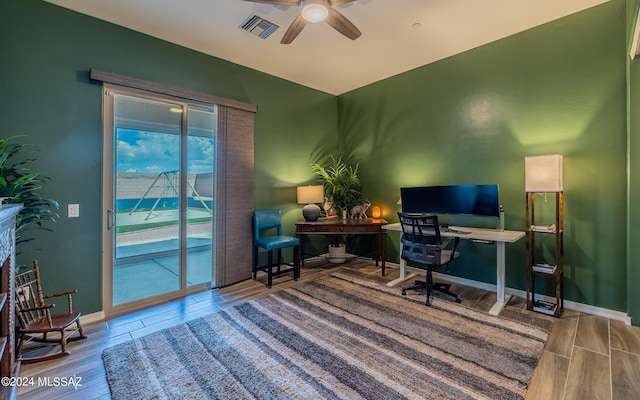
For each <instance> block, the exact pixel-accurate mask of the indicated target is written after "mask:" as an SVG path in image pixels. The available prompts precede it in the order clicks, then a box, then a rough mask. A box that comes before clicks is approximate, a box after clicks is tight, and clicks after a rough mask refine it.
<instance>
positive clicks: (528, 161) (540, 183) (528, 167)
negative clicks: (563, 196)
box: [524, 154, 564, 192]
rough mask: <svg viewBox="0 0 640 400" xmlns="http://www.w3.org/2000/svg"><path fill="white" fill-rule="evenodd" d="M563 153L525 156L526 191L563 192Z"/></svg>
mask: <svg viewBox="0 0 640 400" xmlns="http://www.w3.org/2000/svg"><path fill="white" fill-rule="evenodd" d="M562 174H563V171H562V154H549V155H544V156H530V157H525V158H524V180H525V185H524V186H525V191H526V192H562V191H563V190H564V183H563V178H562Z"/></svg>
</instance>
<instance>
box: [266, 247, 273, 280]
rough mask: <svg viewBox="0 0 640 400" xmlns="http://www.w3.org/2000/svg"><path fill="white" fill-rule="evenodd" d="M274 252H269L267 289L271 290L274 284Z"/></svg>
mask: <svg viewBox="0 0 640 400" xmlns="http://www.w3.org/2000/svg"><path fill="white" fill-rule="evenodd" d="M272 257H273V250H269V251H267V258H268V259H269V260H268V262H267V287H268V288H269V289H271V283H272V282H273V260H272Z"/></svg>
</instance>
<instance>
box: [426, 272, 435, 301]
mask: <svg viewBox="0 0 640 400" xmlns="http://www.w3.org/2000/svg"><path fill="white" fill-rule="evenodd" d="M426 286H427V300H426V301H425V304H426V305H428V306H430V305H431V302H430V301H429V298H430V297H431V289H432V288H433V275H432V274H431V268H427V282H426Z"/></svg>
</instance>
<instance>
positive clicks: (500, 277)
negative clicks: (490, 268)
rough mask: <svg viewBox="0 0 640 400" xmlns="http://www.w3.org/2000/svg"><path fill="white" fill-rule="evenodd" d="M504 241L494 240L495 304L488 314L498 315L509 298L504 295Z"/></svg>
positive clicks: (509, 296)
mask: <svg viewBox="0 0 640 400" xmlns="http://www.w3.org/2000/svg"><path fill="white" fill-rule="evenodd" d="M504 288H505V243H504V242H496V297H497V299H496V300H497V301H496V304H494V305H493V307H491V310H489V314H491V315H498V314H500V311H502V309H503V308H504V307H505V306H506V305H507V303H508V302H509V300H511V295H505V293H504Z"/></svg>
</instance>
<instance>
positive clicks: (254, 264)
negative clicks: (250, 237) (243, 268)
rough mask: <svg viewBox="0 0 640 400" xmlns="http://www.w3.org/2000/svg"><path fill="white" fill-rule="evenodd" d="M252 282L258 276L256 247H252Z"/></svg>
mask: <svg viewBox="0 0 640 400" xmlns="http://www.w3.org/2000/svg"><path fill="white" fill-rule="evenodd" d="M252 273H253V280H254V281H255V280H256V277H257V275H258V246H253V266H252Z"/></svg>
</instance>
